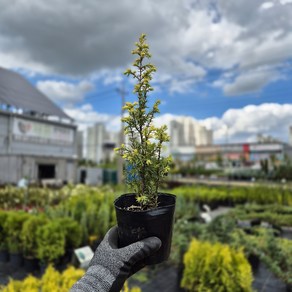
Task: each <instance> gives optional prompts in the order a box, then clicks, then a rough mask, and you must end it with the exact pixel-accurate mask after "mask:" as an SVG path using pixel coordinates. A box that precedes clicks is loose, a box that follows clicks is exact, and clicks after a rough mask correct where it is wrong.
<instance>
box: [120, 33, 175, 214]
mask: <svg viewBox="0 0 292 292" xmlns="http://www.w3.org/2000/svg"><path fill="white" fill-rule="evenodd" d="M132 54H133V55H136V56H137V58H136V59H135V61H134V63H133V67H134V68H135V69H127V70H126V71H125V75H127V76H130V77H132V78H133V79H135V81H136V82H137V83H136V85H135V86H134V91H133V92H134V94H136V95H137V98H138V100H137V101H135V102H133V103H131V102H127V103H126V105H125V106H124V110H126V111H127V114H128V115H127V116H126V117H124V118H123V119H122V121H123V122H124V123H125V127H124V132H125V135H127V137H128V140H129V141H128V143H127V144H126V145H125V144H122V145H121V146H120V148H117V149H116V150H117V151H118V152H119V153H120V154H121V155H122V157H123V158H124V159H125V160H126V162H127V164H128V165H129V167H128V172H129V173H128V174H127V178H128V179H127V183H128V184H129V186H130V187H131V188H132V189H133V190H134V192H135V193H136V194H137V197H136V199H137V202H138V203H139V205H140V207H141V208H142V209H149V208H155V207H157V205H158V202H157V198H158V189H159V187H160V184H161V182H162V180H163V178H164V177H165V176H166V175H167V173H168V172H169V170H170V167H169V165H170V162H171V159H170V157H164V156H163V155H162V146H163V143H164V142H167V141H169V136H168V135H167V133H166V130H167V128H166V126H165V125H164V126H162V127H155V126H154V124H153V118H154V117H155V115H156V114H157V113H159V108H158V106H159V104H160V101H159V100H157V101H155V102H154V105H153V106H152V107H150V105H149V94H150V92H151V91H153V88H152V87H151V85H150V81H151V79H152V76H153V73H154V72H155V71H156V68H155V66H154V65H153V64H151V63H148V62H147V59H150V58H151V55H150V53H149V46H148V44H147V43H146V35H145V34H142V35H141V36H140V38H139V42H137V43H136V48H135V49H134V50H133V51H132Z"/></svg>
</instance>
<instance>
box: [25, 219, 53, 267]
mask: <svg viewBox="0 0 292 292" xmlns="http://www.w3.org/2000/svg"><path fill="white" fill-rule="evenodd" d="M47 221H48V219H47V218H46V217H45V216H43V215H31V216H30V218H29V219H28V220H26V221H25V222H24V224H23V226H22V230H21V234H20V237H21V241H22V248H23V256H24V266H25V268H26V269H27V270H28V271H29V272H32V271H34V270H35V269H37V267H38V260H37V230H38V228H40V227H41V226H42V225H44V224H45V223H46V222H47Z"/></svg>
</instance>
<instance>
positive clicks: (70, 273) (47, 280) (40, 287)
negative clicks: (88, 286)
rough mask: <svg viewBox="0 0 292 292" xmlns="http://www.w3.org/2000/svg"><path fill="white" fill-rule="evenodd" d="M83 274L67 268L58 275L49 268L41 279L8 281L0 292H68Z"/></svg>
mask: <svg viewBox="0 0 292 292" xmlns="http://www.w3.org/2000/svg"><path fill="white" fill-rule="evenodd" d="M83 274H84V271H83V270H81V269H75V268H73V267H69V268H67V269H66V270H65V271H64V272H63V273H59V272H58V271H56V270H55V269H54V268H53V267H52V266H49V267H48V268H47V270H46V272H45V274H44V275H43V277H42V278H41V279H38V278H35V277H33V276H31V275H30V276H28V277H27V278H25V279H24V280H23V281H15V280H10V282H9V284H8V285H7V286H6V287H3V288H2V289H1V288H0V291H1V292H52V291H56V292H68V291H69V290H70V288H71V287H72V286H73V284H74V283H75V282H77V281H78V280H79V279H80V278H81V277H82V276H83Z"/></svg>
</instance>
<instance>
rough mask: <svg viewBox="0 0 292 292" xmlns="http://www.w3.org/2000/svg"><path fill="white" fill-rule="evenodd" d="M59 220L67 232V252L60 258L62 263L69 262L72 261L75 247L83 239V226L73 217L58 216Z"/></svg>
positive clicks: (65, 232)
mask: <svg viewBox="0 0 292 292" xmlns="http://www.w3.org/2000/svg"><path fill="white" fill-rule="evenodd" d="M57 222H58V223H59V224H60V226H61V227H62V229H63V232H64V234H65V254H64V256H63V257H62V258H61V259H60V265H61V266H62V265H63V264H65V265H66V264H68V262H70V261H71V259H72V256H73V252H74V249H75V248H77V247H79V246H80V244H81V241H82V229H81V226H80V225H79V224H78V223H77V222H76V221H75V220H73V219H71V218H58V219H57Z"/></svg>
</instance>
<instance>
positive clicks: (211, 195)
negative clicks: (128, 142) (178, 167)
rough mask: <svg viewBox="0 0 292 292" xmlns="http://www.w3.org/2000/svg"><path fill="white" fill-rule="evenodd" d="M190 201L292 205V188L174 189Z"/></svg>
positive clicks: (258, 186) (191, 187) (260, 186)
mask: <svg viewBox="0 0 292 292" xmlns="http://www.w3.org/2000/svg"><path fill="white" fill-rule="evenodd" d="M172 193H174V194H176V195H177V196H183V197H184V198H185V199H187V200H189V201H190V202H194V203H199V204H209V205H211V206H213V205H214V206H218V205H228V206H230V205H231V206H234V205H238V204H245V203H254V204H259V205H269V204H278V205H285V206H292V189H290V188H286V189H284V188H282V187H273V186H264V185H257V186H253V187H229V186H227V187H218V186H215V187H214V186H202V185H194V186H182V187H178V188H175V189H173V190H172Z"/></svg>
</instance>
